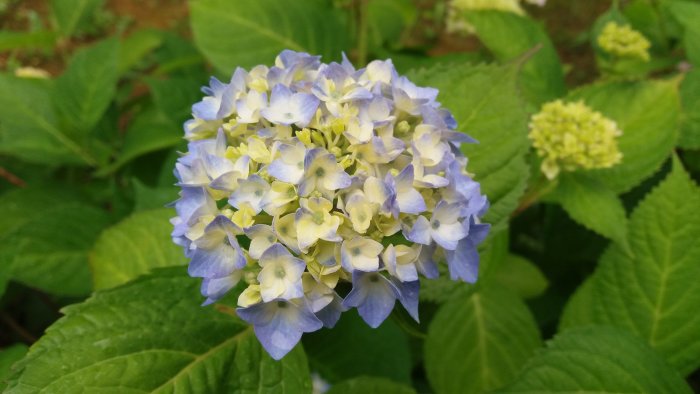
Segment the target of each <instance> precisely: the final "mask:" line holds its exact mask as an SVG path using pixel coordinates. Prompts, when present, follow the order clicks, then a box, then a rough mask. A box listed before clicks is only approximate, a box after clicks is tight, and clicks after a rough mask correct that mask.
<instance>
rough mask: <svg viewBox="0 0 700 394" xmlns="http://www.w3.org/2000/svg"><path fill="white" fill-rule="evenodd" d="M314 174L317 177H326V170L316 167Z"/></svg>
mask: <svg viewBox="0 0 700 394" xmlns="http://www.w3.org/2000/svg"><path fill="white" fill-rule="evenodd" d="M314 174H316V176H317V177H319V178H322V177H323V176H324V175H326V170H324V169H323V168H321V167H318V168H317V169H316V172H315V173H314Z"/></svg>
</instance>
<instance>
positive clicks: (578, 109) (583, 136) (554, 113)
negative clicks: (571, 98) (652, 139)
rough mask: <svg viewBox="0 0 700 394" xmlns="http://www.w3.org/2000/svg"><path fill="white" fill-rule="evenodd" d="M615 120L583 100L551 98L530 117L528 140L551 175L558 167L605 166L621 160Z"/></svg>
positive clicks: (561, 169)
mask: <svg viewBox="0 0 700 394" xmlns="http://www.w3.org/2000/svg"><path fill="white" fill-rule="evenodd" d="M620 135H622V131H621V130H620V129H618V128H617V124H616V123H615V122H614V121H613V120H611V119H608V118H606V117H605V116H603V115H602V114H601V113H600V112H597V111H594V110H592V109H591V108H590V107H588V106H587V105H586V104H584V103H583V102H581V101H579V102H574V103H564V102H563V101H561V100H556V101H552V102H549V103H546V104H545V105H544V106H542V110H541V111H540V112H539V113H537V114H535V115H533V116H532V119H531V120H530V134H529V137H530V140H532V145H533V146H534V147H535V149H536V150H537V154H538V155H539V156H540V157H542V159H543V160H542V166H541V169H542V172H543V173H544V174H545V176H547V178H549V179H554V178H556V176H557V175H558V174H559V172H560V171H575V170H578V169H585V170H588V169H594V168H607V167H612V166H613V165H615V164H617V163H619V162H620V161H621V160H622V153H621V152H620V151H619V150H618V147H617V138H618V137H619V136H620Z"/></svg>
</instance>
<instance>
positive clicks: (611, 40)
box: [597, 21, 651, 62]
mask: <svg viewBox="0 0 700 394" xmlns="http://www.w3.org/2000/svg"><path fill="white" fill-rule="evenodd" d="M597 41H598V45H600V47H601V48H602V49H603V50H604V51H605V52H607V53H609V54H611V55H614V56H617V57H620V58H630V59H639V60H642V61H645V62H647V61H649V47H650V46H651V44H650V43H649V40H647V39H646V37H644V35H642V33H640V32H638V31H636V30H634V29H632V28H631V27H630V26H629V25H620V24H617V22H614V21H610V22H608V23H606V24H605V26H604V27H603V30H602V31H601V33H600V35H599V36H598V39H597Z"/></svg>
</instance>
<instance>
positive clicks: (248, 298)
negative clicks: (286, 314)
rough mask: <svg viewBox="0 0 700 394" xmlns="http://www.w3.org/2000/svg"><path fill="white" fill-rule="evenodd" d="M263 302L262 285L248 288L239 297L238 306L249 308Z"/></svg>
mask: <svg viewBox="0 0 700 394" xmlns="http://www.w3.org/2000/svg"><path fill="white" fill-rule="evenodd" d="M261 301H262V296H260V285H250V286H248V287H247V288H246V289H245V290H243V292H242V293H241V295H240V296H238V306H240V307H242V308H247V307H249V306H251V305H255V304H257V303H259V302H261Z"/></svg>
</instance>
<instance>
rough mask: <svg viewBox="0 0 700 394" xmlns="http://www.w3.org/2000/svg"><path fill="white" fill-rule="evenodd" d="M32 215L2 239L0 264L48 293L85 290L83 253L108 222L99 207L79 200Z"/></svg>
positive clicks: (87, 273)
mask: <svg viewBox="0 0 700 394" xmlns="http://www.w3.org/2000/svg"><path fill="white" fill-rule="evenodd" d="M36 209H40V210H42V214H41V215H36V216H34V217H32V219H31V220H27V221H25V222H24V223H22V225H20V226H18V227H17V228H16V229H15V230H14V231H12V232H11V233H8V234H6V235H5V236H4V237H2V239H1V241H2V244H3V245H4V246H3V248H2V249H0V264H7V265H9V266H10V270H11V277H12V279H14V280H17V281H19V282H22V283H24V284H26V285H28V286H32V287H37V288H39V289H41V290H44V291H47V292H49V293H52V294H58V295H70V296H79V295H86V294H89V293H90V290H91V284H90V283H91V281H90V270H89V267H88V252H89V251H90V249H91V248H92V246H93V244H94V243H95V240H96V239H97V236H98V235H99V233H100V231H101V230H102V229H103V228H104V227H106V226H107V224H108V223H109V216H108V215H107V214H106V213H105V212H104V211H102V210H100V209H97V208H93V207H91V206H89V205H84V204H79V203H68V204H60V205H58V206H56V207H51V206H50V205H48V206H44V207H36Z"/></svg>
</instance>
